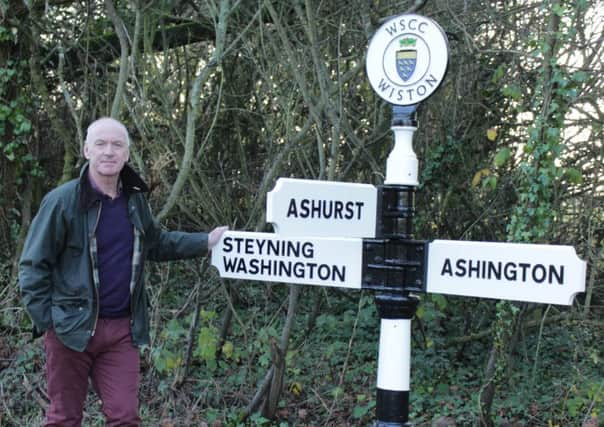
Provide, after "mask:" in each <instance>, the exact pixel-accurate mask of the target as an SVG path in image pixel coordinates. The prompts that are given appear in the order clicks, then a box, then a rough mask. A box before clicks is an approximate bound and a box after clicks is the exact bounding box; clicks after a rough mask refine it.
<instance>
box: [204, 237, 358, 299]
mask: <svg viewBox="0 0 604 427" xmlns="http://www.w3.org/2000/svg"><path fill="white" fill-rule="evenodd" d="M362 258H363V241H362V240H361V239H349V238H321V237H290V236H287V237H284V236H280V235H277V234H273V233H251V232H244V231H227V232H225V233H224V234H223V236H222V239H221V241H220V243H218V245H216V246H215V247H214V248H213V249H212V265H213V266H214V267H216V268H217V269H218V271H219V273H220V276H221V277H227V278H232V279H248V280H261V281H269V282H285V283H299V284H306V285H319V286H334V287H342V288H354V289H361V275H362Z"/></svg>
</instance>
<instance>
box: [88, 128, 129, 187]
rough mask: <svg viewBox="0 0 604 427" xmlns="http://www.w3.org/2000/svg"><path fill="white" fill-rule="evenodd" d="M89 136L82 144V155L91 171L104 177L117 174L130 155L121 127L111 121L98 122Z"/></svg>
mask: <svg viewBox="0 0 604 427" xmlns="http://www.w3.org/2000/svg"><path fill="white" fill-rule="evenodd" d="M90 137H91V138H90V140H89V142H87V143H86V144H84V157H86V159H88V161H89V162H90V168H91V170H92V172H93V173H95V174H98V175H101V176H106V177H110V176H117V175H119V173H120V171H121V170H122V168H123V167H124V164H125V163H126V162H127V161H128V157H129V156H130V151H129V149H128V141H127V135H126V134H125V133H124V130H123V128H121V127H120V126H118V125H117V124H115V123H112V122H111V121H106V122H103V123H98V124H97V126H95V127H94V129H93V130H92V131H91V135H90Z"/></svg>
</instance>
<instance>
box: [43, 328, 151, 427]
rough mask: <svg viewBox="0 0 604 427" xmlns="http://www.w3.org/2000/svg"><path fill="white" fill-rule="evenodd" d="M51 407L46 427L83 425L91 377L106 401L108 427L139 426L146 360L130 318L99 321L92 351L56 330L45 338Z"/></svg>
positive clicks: (104, 407) (96, 388)
mask: <svg viewBox="0 0 604 427" xmlns="http://www.w3.org/2000/svg"><path fill="white" fill-rule="evenodd" d="M44 349H45V351H46V377H47V381H48V397H49V398H50V405H49V406H48V409H47V410H46V421H45V424H44V426H47V427H48V426H61V427H67V426H69V427H71V426H81V425H82V411H83V409H84V403H85V401H86V394H87V391H88V378H90V379H91V380H92V385H93V387H94V389H95V390H96V392H97V393H98V395H99V397H100V398H101V401H102V410H103V414H104V415H105V418H106V420H107V426H118V425H119V426H139V425H140V418H139V417H138V386H139V368H140V359H139V354H138V349H137V348H136V347H135V346H134V345H133V344H132V338H131V336H130V319H129V318H121V319H99V320H98V323H97V329H96V332H95V334H94V336H93V337H92V339H91V340H90V342H89V343H88V346H87V347H86V350H84V351H83V352H81V353H80V352H78V351H74V350H71V349H69V348H67V347H65V346H64V345H63V344H62V343H61V342H60V341H59V339H58V338H57V336H56V334H55V333H54V331H53V330H52V329H51V330H49V331H47V332H46V333H45V334H44Z"/></svg>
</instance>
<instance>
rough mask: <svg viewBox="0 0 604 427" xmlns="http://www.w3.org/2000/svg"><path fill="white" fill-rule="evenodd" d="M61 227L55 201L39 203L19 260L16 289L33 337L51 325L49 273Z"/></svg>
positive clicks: (62, 232)
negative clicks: (18, 290)
mask: <svg viewBox="0 0 604 427" xmlns="http://www.w3.org/2000/svg"><path fill="white" fill-rule="evenodd" d="M64 241H65V227H64V225H63V219H62V213H61V207H60V205H59V203H58V201H57V200H53V201H51V200H49V197H48V196H47V197H45V198H44V200H42V203H41V205H40V209H39V210H38V213H37V215H36V216H35V218H34V219H33V221H32V223H31V225H30V227H29V231H28V233H27V238H26V240H25V244H24V246H23V252H22V253H21V258H20V260H19V287H20V288H21V296H22V300H23V305H24V306H25V309H26V310H27V312H28V314H29V316H30V317H31V319H32V321H33V324H34V336H38V335H40V334H41V333H42V332H44V331H45V330H47V329H48V328H49V327H50V326H51V325H52V316H51V312H50V307H51V295H52V270H53V267H54V265H55V264H56V262H57V258H58V256H59V254H60V252H61V250H62V248H63V245H64Z"/></svg>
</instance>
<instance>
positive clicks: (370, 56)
mask: <svg viewBox="0 0 604 427" xmlns="http://www.w3.org/2000/svg"><path fill="white" fill-rule="evenodd" d="M448 56H449V45H448V42H447V36H446V34H445V32H444V31H443V30H442V28H441V27H440V26H439V25H438V24H437V23H436V22H435V21H433V20H432V19H430V18H426V17H425V16H421V15H414V14H407V15H399V16H396V17H394V18H392V19H389V20H388V21H386V22H385V23H384V24H383V25H382V26H381V27H380V28H379V29H378V30H377V31H376V33H375V34H374V36H373V37H372V39H371V42H370V43H369V48H368V49H367V61H366V66H367V78H368V79H369V83H370V84H371V87H372V88H373V90H374V91H375V92H376V93H377V94H378V95H379V96H380V97H381V98H383V99H384V100H386V101H388V102H390V103H391V104H395V105H411V104H417V103H418V102H421V101H423V100H424V99H426V98H427V97H429V96H430V95H432V93H433V92H434V91H435V90H436V89H437V88H438V86H439V85H440V83H441V82H442V80H443V78H444V76H445V72H446V71H447V63H448Z"/></svg>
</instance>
